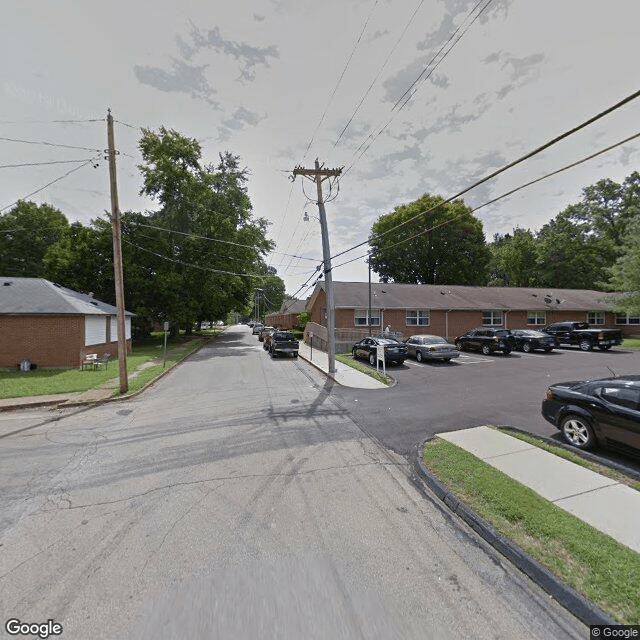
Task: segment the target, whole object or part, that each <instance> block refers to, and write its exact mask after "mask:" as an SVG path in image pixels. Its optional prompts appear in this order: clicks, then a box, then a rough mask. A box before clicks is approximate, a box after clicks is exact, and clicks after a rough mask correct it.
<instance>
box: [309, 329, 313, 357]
mask: <svg viewBox="0 0 640 640" xmlns="http://www.w3.org/2000/svg"><path fill="white" fill-rule="evenodd" d="M309 340H311V360H312V361H313V331H309Z"/></svg>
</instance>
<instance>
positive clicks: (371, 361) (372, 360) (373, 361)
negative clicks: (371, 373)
mask: <svg viewBox="0 0 640 640" xmlns="http://www.w3.org/2000/svg"><path fill="white" fill-rule="evenodd" d="M369 364H370V365H371V366H372V367H375V365H376V357H375V355H374V354H373V353H370V354H369Z"/></svg>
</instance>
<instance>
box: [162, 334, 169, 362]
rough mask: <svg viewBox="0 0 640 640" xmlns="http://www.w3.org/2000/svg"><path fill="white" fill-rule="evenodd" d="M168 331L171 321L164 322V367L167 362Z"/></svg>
mask: <svg viewBox="0 0 640 640" xmlns="http://www.w3.org/2000/svg"><path fill="white" fill-rule="evenodd" d="M168 333H169V323H168V322H165V323H164V356H163V362H162V368H163V369H164V367H165V365H166V364H167V334H168Z"/></svg>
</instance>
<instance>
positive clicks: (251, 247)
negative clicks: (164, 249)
mask: <svg viewBox="0 0 640 640" xmlns="http://www.w3.org/2000/svg"><path fill="white" fill-rule="evenodd" d="M127 224H133V225H136V226H138V227H147V228H149V229H157V230H158V231H166V232H167V233H177V234H178V235H181V236H188V237H189V238H200V239H202V240H210V241H211V242H221V243H222V244H231V245H234V246H236V247H244V248H245V249H253V250H254V251H256V250H259V249H258V247H256V246H254V245H251V244H241V243H240V242H233V241H231V240H221V239H220V238H210V237H209V236H200V235H197V234H195V233H185V232H184V231H176V230H175V229H165V228H164V227H158V226H155V225H152V224H144V223H142V222H135V221H127ZM271 253H278V254H281V255H284V256H288V257H293V258H300V259H301V260H312V261H315V258H305V257H304V256H296V255H292V254H290V253H282V252H281V251H271Z"/></svg>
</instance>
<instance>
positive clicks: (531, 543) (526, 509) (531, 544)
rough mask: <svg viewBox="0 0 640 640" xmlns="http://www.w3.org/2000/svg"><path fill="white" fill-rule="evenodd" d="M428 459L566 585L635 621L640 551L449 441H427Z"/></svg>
mask: <svg viewBox="0 0 640 640" xmlns="http://www.w3.org/2000/svg"><path fill="white" fill-rule="evenodd" d="M424 461H425V464H426V466H427V468H428V469H429V470H430V471H431V472H432V473H433V474H434V475H435V476H436V477H437V478H439V479H440V480H441V481H442V482H443V483H444V484H445V485H446V486H447V487H448V488H449V490H450V491H452V492H453V493H454V494H456V495H458V496H459V497H460V498H461V499H462V500H463V501H464V502H465V503H466V504H468V505H469V506H470V507H471V508H472V509H473V510H474V511H475V512H476V513H478V514H479V515H480V516H482V517H483V518H484V519H485V520H487V521H489V522H490V523H491V524H492V525H493V526H494V527H495V528H496V529H497V530H498V531H499V532H500V533H502V534H503V535H504V536H506V537H507V538H510V539H511V540H513V541H514V542H515V543H516V544H517V545H518V546H519V547H520V548H522V549H523V550H524V551H526V552H527V553H528V554H529V555H530V556H532V557H533V558H535V559H536V560H538V561H539V562H540V563H542V564H543V565H545V566H546V567H548V568H549V569H550V570H551V571H553V573H555V574H556V575H557V576H558V577H559V578H560V579H561V580H563V581H564V582H565V583H566V584H569V585H570V586H572V587H573V588H574V589H576V591H578V592H580V593H582V594H583V595H584V596H586V597H587V598H589V600H591V601H592V602H594V603H595V604H597V605H598V606H599V607H600V608H602V609H603V610H604V611H606V612H608V613H609V614H610V615H611V616H612V617H613V618H615V619H616V620H619V621H620V622H622V623H624V624H637V622H638V620H640V591H638V576H640V554H638V553H636V552H635V551H632V550H631V549H629V548H628V547H625V546H624V545H622V544H620V543H619V542H617V541H616V540H614V539H613V538H611V537H609V536H607V535H606V534H604V533H601V532H600V531H597V530H596V529H594V528H593V527H591V526H589V525H588V524H586V523H585V522H582V520H580V519H578V518H576V517H575V516H573V515H571V514H569V513H567V512H566V511H563V510H562V509H560V508H559V507H557V506H555V505H554V504H552V503H551V502H549V501H547V500H545V499H544V498H542V497H541V496H539V495H538V494H537V493H535V492H534V491H532V490H531V489H529V488H528V487H525V486H523V485H521V484H520V483H519V482H517V481H515V480H513V479H512V478H510V477H508V476H507V475H505V474H504V473H502V472H501V471H498V470H497V469H494V468H493V467H491V466H489V465H488V464H485V463H484V462H482V461H481V460H479V459H478V458H476V457H475V456H473V455H472V454H470V453H468V452H467V451H464V450H463V449H460V448H459V447H456V446H455V445H452V444H451V443H449V442H446V441H444V440H439V439H435V440H432V441H429V442H427V443H426V444H425V448H424Z"/></svg>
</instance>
